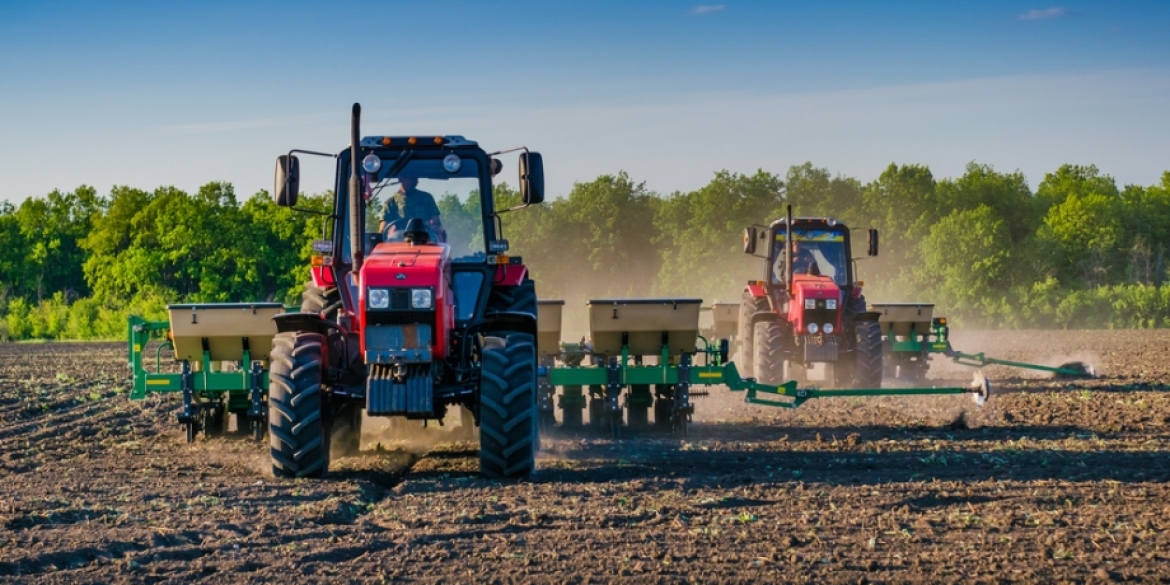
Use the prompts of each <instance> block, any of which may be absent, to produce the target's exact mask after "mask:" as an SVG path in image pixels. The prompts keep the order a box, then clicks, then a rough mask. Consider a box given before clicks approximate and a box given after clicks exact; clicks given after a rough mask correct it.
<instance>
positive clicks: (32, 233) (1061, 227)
mask: <svg viewBox="0 0 1170 585" xmlns="http://www.w3.org/2000/svg"><path fill="white" fill-rule="evenodd" d="M494 196H495V197H496V200H497V204H496V205H497V209H502V208H504V207H508V206H513V205H516V204H518V203H519V195H518V194H517V193H516V191H515V190H514V189H512V188H511V187H509V186H508V185H506V184H505V185H498V186H497V187H496V192H495V194H494ZM331 200H332V195H331V194H330V193H321V194H317V195H308V196H303V197H302V199H301V203H299V207H305V208H310V209H315V210H317V211H320V212H325V211H327V210H328V208H329V206H330V202H331ZM438 204H439V208H440V211H441V212H442V217H443V221H444V223H445V224H446V226H447V230H448V231H449V232H452V231H458V230H464V231H468V230H470V231H474V230H475V229H476V226H477V225H478V218H477V216H476V214H477V213H478V212H477V210H478V205H476V204H475V202H474V201H472V200H470V199H460V198H459V197H457V196H454V195H446V196H442V197H440V198H439V201H438ZM788 204H791V205H792V206H793V208H794V212H795V214H796V215H798V216H831V217H835V218H837V219H839V220H841V221H843V222H844V223H845V224H846V225H848V226H850V227H851V228H856V229H864V228H870V227H874V228H877V229H878V230H879V231H880V232H881V236H882V238H881V242H882V249H881V253H880V255H879V256H878V257H877V258H859V259H858V261H857V266H858V274H859V277H860V279H862V280H864V281H865V290H866V296H867V297H868V299H869V300H870V301H875V302H878V301H880V302H933V303H935V304H936V305H937V307H938V311H939V312H940V313H943V314H946V315H948V316H950V317H951V318H952V319H953V320H955V322H957V323H959V324H964V325H967V326H989V327H1017V328H1022V327H1066V328H1081V327H1087V328H1096V327H1162V326H1166V325H1167V323H1168V321H1170V290H1167V288H1165V287H1163V286H1162V284H1163V283H1164V281H1165V280H1166V278H1167V269H1168V268H1170V267H1168V266H1167V258H1166V253H1167V249H1166V248H1167V243H1168V242H1170V172H1166V173H1164V174H1163V175H1162V178H1161V182H1160V183H1159V184H1156V185H1150V186H1140V185H1125V186H1123V187H1119V186H1118V185H1117V182H1116V181H1115V180H1114V179H1113V178H1112V177H1110V176H1109V175H1106V174H1103V173H1102V172H1101V171H1100V170H1099V169H1097V167H1095V166H1079V165H1064V166H1062V167H1060V168H1059V169H1057V170H1056V171H1054V172H1051V173H1047V174H1046V175H1045V176H1044V178H1043V180H1042V181H1040V183H1039V185H1038V186H1037V188H1036V190H1035V191H1033V190H1032V189H1031V188H1030V187H1029V185H1028V182H1027V180H1026V179H1025V177H1024V175H1023V174H1022V173H1020V172H1018V171H1016V172H1009V173H1003V172H999V171H996V170H995V169H993V168H992V167H990V166H988V165H982V164H976V163H971V164H969V165H968V166H967V168H966V172H965V173H964V174H963V175H962V176H960V177H957V178H943V179H936V178H935V177H934V175H933V174H932V173H931V171H930V169H929V168H928V167H926V166H923V165H913V164H909V165H897V164H891V165H890V166H889V167H887V168H886V169H885V170H884V171H883V172H882V173H881V175H879V176H878V177H877V178H876V179H874V180H872V181H870V182H868V183H862V182H861V181H860V180H858V179H856V178H854V177H848V176H844V175H841V174H833V173H831V172H830V171H829V170H828V169H824V168H819V167H816V166H814V165H813V164H812V163H805V164H803V165H797V166H793V167H791V168H789V169H788V171H787V173H786V174H784V175H780V174H775V173H771V172H767V171H764V170H759V171H757V172H756V173H754V174H739V173H732V172H728V171H720V172H717V173H715V176H714V177H713V179H712V180H711V181H710V182H709V183H708V184H706V185H704V186H703V187H701V188H699V189H697V190H694V191H688V192H674V193H670V194H666V195H663V194H658V193H655V192H653V191H651V190H649V189H648V188H647V187H646V185H645V183H641V182H638V181H636V180H635V179H632V178H631V177H629V176H628V175H627V174H626V173H624V172H622V173H617V174H614V175H603V176H601V177H598V178H596V179H594V180H593V181H590V182H583V183H577V184H575V185H574V187H573V189H572V190H571V192H570V193H569V194H568V195H567V196H566V197H563V198H558V199H555V200H550V201H547V202H546V203H544V204H543V205H540V206H534V207H530V208H528V209H524V210H519V211H514V212H509V213H505V214H503V215H502V224H503V229H504V237H506V238H507V239H508V240H509V241H510V243H511V253H513V254H518V255H521V256H523V258H524V260H525V263H526V264H527V265H528V266H529V268H530V269H531V271H532V273H533V276H534V278H535V279H536V280H537V287H538V294H539V296H540V297H542V298H557V299H563V300H565V301H566V302H567V303H568V306H570V307H583V304H584V302H585V301H586V300H588V299H592V298H612V297H627V296H651V295H652V296H667V297H681V296H687V297H698V298H703V299H705V300H707V301H713V300H716V299H718V300H723V301H738V299H739V296H740V291H741V289H742V286H743V284H744V283H745V282H746V281H747V280H750V279H755V278H759V277H760V274H761V273H762V268H763V263H762V261H761V260H759V259H755V258H752V257H750V256H747V255H745V254H743V252H742V236H741V234H742V230H743V228H744V227H745V226H747V225H749V224H764V225H766V224H768V223H770V222H771V221H773V220H775V219H777V218H779V217H782V216H783V213H784V208H785V206H786V205H788ZM323 229H324V218H323V216H321V215H314V214H308V213H301V212H296V211H293V210H290V209H286V208H280V207H276V206H275V205H274V204H273V203H272V202H271V199H270V197H269V194H268V193H267V192H265V191H261V192H259V193H256V194H255V195H253V196H252V197H250V198H248V199H247V200H246V201H243V202H242V203H241V202H240V201H239V199H238V198H237V196H236V194H235V191H234V189H233V188H232V186H231V185H230V184H227V183H218V182H216V183H208V184H207V185H204V186H203V187H201V188H200V189H199V190H198V191H197V192H195V193H187V192H184V191H182V190H179V189H176V188H174V187H161V188H159V189H155V190H154V191H144V190H140V189H134V188H130V187H115V188H114V189H112V190H111V192H110V193H108V194H104V195H102V194H98V193H97V192H96V191H95V190H94V189H93V188H91V187H86V186H82V187H79V188H77V189H76V190H74V191H72V192H67V193H66V192H61V191H53V192H52V193H49V194H48V195H46V196H44V197H30V198H28V199H26V200H25V201H23V202H22V203H20V205H13V204H10V203H0V339H34V338H48V339H94V338H111V339H112V338H121V337H122V336H123V335H124V334H125V319H126V316H127V315H129V314H131V313H134V314H141V315H144V316H147V317H149V318H156V319H160V318H163V316H164V315H165V306H166V304H168V303H177V302H226V301H273V300H275V301H280V302H285V303H287V304H298V302H299V295H300V292H301V289H302V287H303V284H304V282H305V281H306V280H307V277H308V257H309V255H310V253H311V242H312V240H313V239H315V238H320V237H321V236H322V233H323ZM859 236H860V234H859ZM857 253H861V250H857V251H855V254H857ZM572 312H573V311H572V309H571V310H570V311H568V312H567V313H569V314H572Z"/></svg>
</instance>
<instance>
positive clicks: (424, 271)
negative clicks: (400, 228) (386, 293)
mask: <svg viewBox="0 0 1170 585" xmlns="http://www.w3.org/2000/svg"><path fill="white" fill-rule="evenodd" d="M449 253H450V249H449V248H448V247H447V245H446V244H423V245H420V246H415V245H411V244H407V243H404V242H391V243H383V244H378V245H377V246H376V247H375V248H374V250H373V252H372V253H370V255H369V256H368V257H367V258H366V261H365V263H364V264H362V274H361V283H362V285H363V286H365V287H371V286H385V287H399V286H411V287H419V286H434V287H438V286H439V283H440V282H442V269H443V267H444V266H446V264H447V257H448V255H449Z"/></svg>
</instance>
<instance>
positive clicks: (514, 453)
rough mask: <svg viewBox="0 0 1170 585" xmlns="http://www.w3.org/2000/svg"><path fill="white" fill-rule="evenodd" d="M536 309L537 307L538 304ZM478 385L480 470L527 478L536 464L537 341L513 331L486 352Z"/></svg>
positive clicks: (483, 472)
mask: <svg viewBox="0 0 1170 585" xmlns="http://www.w3.org/2000/svg"><path fill="white" fill-rule="evenodd" d="M533 308H534V309H535V307H533ZM482 364H483V365H482V369H481V371H480V386H479V471H480V473H482V474H484V475H487V476H490V477H501V478H522V477H527V476H528V475H530V474H531V473H532V470H533V469H534V468H535V466H536V445H537V438H538V437H537V432H538V430H537V420H536V419H537V412H536V410H537V409H536V341H535V339H533V337H532V335H528V334H523V333H513V334H510V335H508V337H507V339H505V340H504V344H503V347H499V346H487V344H485V347H484V350H483V354H482Z"/></svg>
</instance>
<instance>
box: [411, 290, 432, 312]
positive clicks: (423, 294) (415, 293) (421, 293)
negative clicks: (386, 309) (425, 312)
mask: <svg viewBox="0 0 1170 585" xmlns="http://www.w3.org/2000/svg"><path fill="white" fill-rule="evenodd" d="M432 302H434V297H433V295H432V293H431V289H429V288H412V289H410V306H411V307H414V308H415V309H429V308H431V303H432Z"/></svg>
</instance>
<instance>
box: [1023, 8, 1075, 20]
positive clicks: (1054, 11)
mask: <svg viewBox="0 0 1170 585" xmlns="http://www.w3.org/2000/svg"><path fill="white" fill-rule="evenodd" d="M1062 16H1068V11H1067V10H1065V9H1064V8H1044V9H1040V8H1035V9H1033V10H1029V11H1027V12H1025V13H1023V14H1021V15H1019V16H1018V17H1016V18H1019V19H1020V20H1048V19H1050V18H1060V17H1062Z"/></svg>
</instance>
